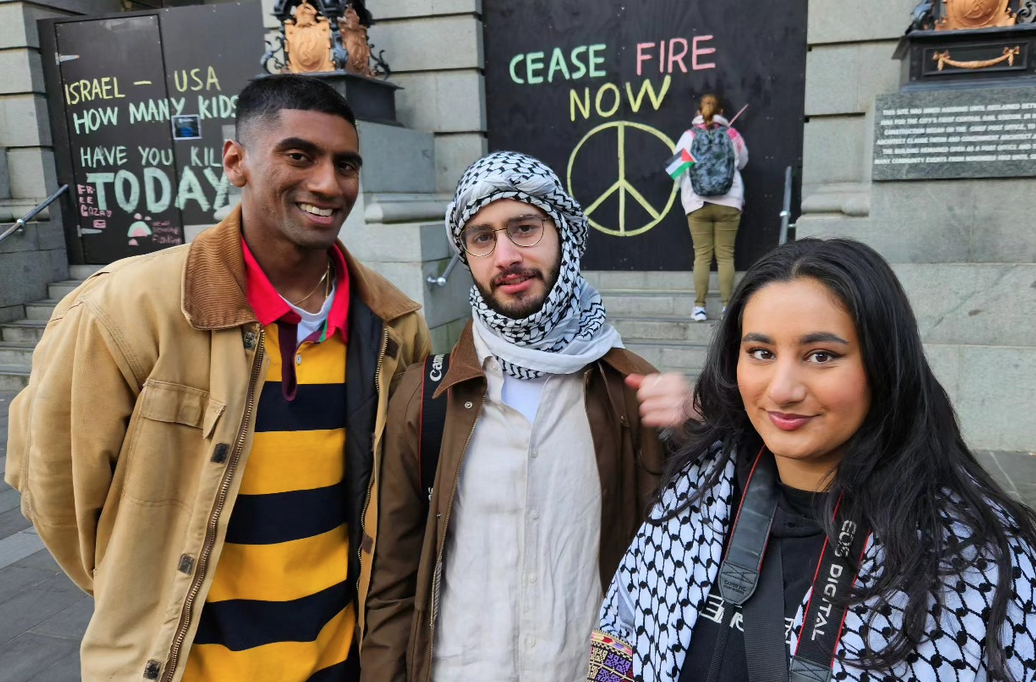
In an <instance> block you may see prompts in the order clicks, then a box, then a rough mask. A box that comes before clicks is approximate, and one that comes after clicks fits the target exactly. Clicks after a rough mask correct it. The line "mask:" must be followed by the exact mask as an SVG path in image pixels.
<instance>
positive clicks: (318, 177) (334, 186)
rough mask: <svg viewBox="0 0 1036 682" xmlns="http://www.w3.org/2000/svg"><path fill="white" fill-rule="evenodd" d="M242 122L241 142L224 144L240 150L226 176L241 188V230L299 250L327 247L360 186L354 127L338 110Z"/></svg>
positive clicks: (290, 113) (298, 112)
mask: <svg viewBox="0 0 1036 682" xmlns="http://www.w3.org/2000/svg"><path fill="white" fill-rule="evenodd" d="M249 128H250V130H249V131H248V132H247V135H245V139H244V142H243V143H235V142H228V143H227V146H228V149H229V148H230V146H231V145H235V144H236V145H238V147H239V149H240V151H239V152H238V154H239V156H240V161H239V162H238V163H237V165H236V167H235V169H234V171H235V173H230V172H229V171H230V170H231V169H230V168H228V175H231V179H232V180H234V181H235V183H234V184H235V185H238V186H240V187H242V188H243V192H242V197H241V202H242V209H243V211H244V215H245V218H246V221H247V224H248V229H249V230H256V231H261V232H264V233H266V234H267V235H268V236H269V237H272V238H274V239H277V240H287V241H289V242H291V243H292V244H294V245H295V246H297V247H299V248H302V249H324V250H326V249H328V248H329V247H330V246H331V245H332V244H333V243H334V241H335V239H336V238H337V237H338V231H339V230H340V229H341V227H342V223H344V222H345V219H346V217H347V216H348V215H349V211H350V210H352V207H353V204H355V203H356V196H357V194H358V193H359V188H360V165H361V159H360V154H359V138H358V136H357V134H356V128H355V127H353V125H352V124H351V123H349V122H348V121H346V120H345V119H344V118H342V117H340V116H335V115H332V114H326V113H323V112H319V111H303V110H298V109H285V110H282V111H281V112H279V114H278V115H277V116H276V117H274V118H273V119H272V120H270V119H267V120H264V121H256V122H255V123H253V124H251V125H250V126H249ZM224 154H225V156H226V150H225V152H224ZM228 158H229V157H228ZM239 183H240V184H239Z"/></svg>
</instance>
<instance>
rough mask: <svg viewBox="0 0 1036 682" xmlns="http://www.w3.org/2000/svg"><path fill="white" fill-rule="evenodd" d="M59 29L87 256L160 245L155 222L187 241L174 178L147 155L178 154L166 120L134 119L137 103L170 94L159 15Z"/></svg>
mask: <svg viewBox="0 0 1036 682" xmlns="http://www.w3.org/2000/svg"><path fill="white" fill-rule="evenodd" d="M56 29H57V46H58V51H59V54H60V55H61V59H62V60H63V61H62V62H61V64H60V69H61V89H62V93H63V96H64V102H65V107H66V118H65V121H64V122H63V123H64V125H65V128H66V130H67V131H68V140H69V145H70V147H71V153H72V169H73V171H72V172H73V175H74V180H75V181H74V184H73V185H72V190H73V192H72V196H73V203H74V204H75V207H76V215H75V218H74V219H75V220H76V221H77V222H78V228H79V230H78V233H79V235H80V236H81V238H82V242H83V250H84V254H85V256H86V261H87V262H88V263H105V262H109V261H110V260H114V259H115V258H118V257H120V256H122V255H129V254H130V253H132V252H136V253H146V252H148V251H154V250H156V249H159V248H162V245H161V244H160V243H157V240H155V239H153V238H152V236H153V235H154V230H155V228H154V226H155V224H156V223H158V224H159V225H176V226H177V228H176V231H175V232H173V234H171V235H170V238H171V240H172V243H175V244H180V243H183V232H182V231H181V230H180V229H179V223H180V220H179V212H178V211H177V210H176V206H175V205H174V204H173V202H172V196H171V195H172V191H173V180H171V179H170V178H169V177H168V176H167V175H166V174H165V173H164V172H163V171H162V170H161V169H160V168H159V167H158V164H155V163H152V162H150V161H149V160H146V159H145V156H146V155H148V154H150V153H156V154H158V155H160V154H161V153H162V152H165V153H166V154H168V155H169V156H170V157H171V156H172V153H171V150H170V149H169V147H170V144H171V141H170V140H171V132H170V129H169V126H168V123H167V122H164V121H160V120H151V121H138V120H136V119H134V120H133V121H132V122H131V121H130V117H131V115H132V114H131V108H132V107H135V106H137V105H138V104H139V103H141V102H148V101H154V100H161V101H164V100H165V99H166V90H165V72H164V71H163V67H162V51H161V39H160V37H159V35H160V34H159V28H158V18H157V17H155V16H135V17H120V18H113V19H99V20H94V21H80V22H76V23H66V24H58V25H57V27H56ZM69 222H70V221H69Z"/></svg>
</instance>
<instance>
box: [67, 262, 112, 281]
mask: <svg viewBox="0 0 1036 682" xmlns="http://www.w3.org/2000/svg"><path fill="white" fill-rule="evenodd" d="M103 267H105V266H103V265H69V266H68V276H69V278H70V279H77V280H84V279H86V278H87V277H89V276H90V275H92V274H94V273H95V272H97V271H98V270H100V269H101V268H103Z"/></svg>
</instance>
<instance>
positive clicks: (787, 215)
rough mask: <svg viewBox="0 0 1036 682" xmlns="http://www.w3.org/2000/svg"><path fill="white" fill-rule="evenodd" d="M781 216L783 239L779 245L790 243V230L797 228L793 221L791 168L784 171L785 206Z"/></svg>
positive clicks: (779, 241) (781, 238)
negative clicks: (790, 228) (791, 221)
mask: <svg viewBox="0 0 1036 682" xmlns="http://www.w3.org/2000/svg"><path fill="white" fill-rule="evenodd" d="M780 216H781V237H780V239H779V240H778V242H777V243H778V244H783V243H785V242H786V241H788V228H789V227H795V224H794V223H789V221H790V220H791V166H788V167H787V168H785V169H784V206H783V208H782V209H781V212H780Z"/></svg>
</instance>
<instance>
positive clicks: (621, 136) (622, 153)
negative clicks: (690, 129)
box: [566, 121, 679, 237]
mask: <svg viewBox="0 0 1036 682" xmlns="http://www.w3.org/2000/svg"><path fill="white" fill-rule="evenodd" d="M612 129H614V130H615V134H616V135H618V154H617V155H616V156H617V158H616V167H617V170H618V172H617V179H616V180H615V182H614V183H613V184H612V186H611V187H609V188H608V189H607V190H605V191H604V193H603V194H601V195H600V196H598V197H597V198H595V199H593V200H592V201H589V202H587V201H584V200H583V198H581V197H578V196H576V194H575V192H574V191H573V189H572V168H573V166H574V165H575V162H576V157H577V156H579V151H580V150H581V149H582V148H583V145H584V144H586V142H587V140H589V139H590V138H592V137H593V136H594V135H598V134H602V133H604V132H605V131H608V133H609V134H610V133H611V130H612ZM627 131H629V132H631V133H633V132H634V131H639V132H636V133H634V134H635V135H636V136H637V137H643V134H644V133H647V134H649V135H652V136H654V137H655V138H657V139H658V140H659V141H661V142H662V143H664V144H665V145H666V149H667V150H669V151H668V153H672V150H673V148H674V147H675V146H676V144H675V143H674V142H673V141H672V140H671V139H669V137H667V136H666V135H665V133H663V132H662V131H660V130H658V129H656V128H652V127H651V126H648V125H644V124H643V123H634V122H633V121H612V122H609V123H603V124H601V125H599V126H597V127H596V128H594V129H593V130H591V131H590V132H588V133H587V134H586V135H584V136H583V139H581V140H580V141H579V144H577V145H576V147H575V149H573V150H572V155H571V156H570V157H569V159H568V174H567V178H566V180H567V182H568V193H569V194H571V195H572V196H574V197H575V198H576V199H577V200H578V201H579V202H580V203H582V204H583V205H584V207H585V208H584V209H583V210H584V213H586V217H587V219H588V220H589V222H590V224H591V225H592V226H593V227H594V228H596V229H598V230H600V231H601V232H604V233H605V234H610V235H613V236H615V237H635V236H637V235H638V234H644V233H645V232H647V231H648V230H650V229H651V228H652V227H654V226H655V225H657V224H658V223H660V222H662V219H663V218H665V217H666V216H667V215H668V214H669V210H670V209H671V208H672V207H673V202H674V201H675V200H676V192H677V190H678V189H679V185H677V184H674V185H673V190H672V191H671V192H670V193H669V201H668V203H666V205H665V208H663V209H662V210H658V209H657V208H655V207H654V206H653V205H652V204H651V202H649V201H648V200H647V199H645V198H644V195H643V194H641V193H640V192H639V191H637V189H636V188H635V187H634V186H633V185H631V184H630V183H629V181H628V180H626V135H627ZM638 146H639V145H638ZM664 155H665V152H664V151H663V150H661V149H660V150H659V154H658V157H659V158H663V156H664ZM616 192H618V194H619V211H618V225H617V226H608V225H603V224H601V223H600V222H598V221H596V220H594V218H593V213H594V211H596V210H597V209H598V208H600V207H601V205H602V204H603V203H604V202H605V201H607V200H608V199H609V198H611V196H612V195H613V194H615V193H616ZM627 198H629V199H632V200H633V201H635V202H636V203H638V204H640V207H641V208H643V209H644V211H646V212H647V214H648V216H650V218H651V220H649V221H648V222H647V223H645V224H642V225H627V224H626V201H627Z"/></svg>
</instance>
